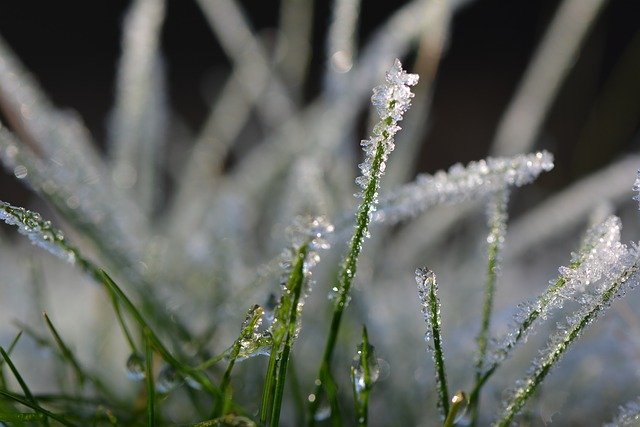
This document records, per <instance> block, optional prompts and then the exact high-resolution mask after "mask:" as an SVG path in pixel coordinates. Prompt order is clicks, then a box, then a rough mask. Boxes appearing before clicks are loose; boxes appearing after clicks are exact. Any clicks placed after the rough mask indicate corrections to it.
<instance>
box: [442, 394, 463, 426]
mask: <svg viewBox="0 0 640 427" xmlns="http://www.w3.org/2000/svg"><path fill="white" fill-rule="evenodd" d="M466 402H467V397H466V396H465V395H464V393H463V392H462V391H458V392H457V393H456V394H454V395H453V397H452V398H451V407H450V408H449V413H448V414H447V418H446V419H445V420H444V425H443V427H453V426H454V424H455V421H456V418H457V416H458V412H460V409H462V407H463V406H464V405H465V403H466Z"/></svg>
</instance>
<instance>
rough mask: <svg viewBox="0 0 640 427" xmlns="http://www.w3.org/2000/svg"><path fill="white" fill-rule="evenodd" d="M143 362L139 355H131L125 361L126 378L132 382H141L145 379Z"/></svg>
mask: <svg viewBox="0 0 640 427" xmlns="http://www.w3.org/2000/svg"><path fill="white" fill-rule="evenodd" d="M145 369H146V368H145V361H144V358H143V357H142V355H140V354H139V353H131V356H129V358H128V359H127V377H129V379H131V380H133V381H142V380H143V379H144V377H145Z"/></svg>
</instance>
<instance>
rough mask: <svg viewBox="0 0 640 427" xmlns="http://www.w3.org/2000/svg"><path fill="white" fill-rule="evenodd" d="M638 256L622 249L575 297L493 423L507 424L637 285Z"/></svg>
mask: <svg viewBox="0 0 640 427" xmlns="http://www.w3.org/2000/svg"><path fill="white" fill-rule="evenodd" d="M639 255H640V252H639V251H638V247H637V246H635V245H634V247H633V248H632V249H630V250H628V251H625V252H624V255H623V256H621V257H620V258H619V260H618V261H617V262H616V263H615V264H614V265H612V266H610V267H609V268H608V269H607V271H606V272H605V274H604V275H605V278H606V279H605V280H604V281H603V282H604V283H602V285H601V286H597V287H594V288H593V289H590V290H589V291H588V292H585V294H584V295H582V296H581V298H580V300H579V302H580V307H579V308H578V309H577V310H576V311H575V312H574V313H573V314H571V315H570V316H567V318H566V321H564V322H559V323H558V325H557V328H556V332H555V333H554V334H553V335H552V336H551V337H550V338H549V341H548V343H547V347H546V348H545V349H544V350H542V351H540V355H539V356H538V357H537V358H536V359H534V361H533V363H532V365H531V367H530V368H529V372H528V374H527V377H526V378H524V379H522V380H519V381H518V382H517V383H516V388H515V390H514V391H513V392H512V393H511V395H510V397H509V398H507V399H506V400H505V401H504V410H503V414H502V416H501V421H500V422H499V423H498V424H496V425H507V424H508V422H510V420H511V419H512V418H513V417H514V416H515V414H516V413H517V412H518V411H519V410H520V409H521V408H522V406H523V405H524V403H525V402H526V401H527V399H528V398H529V397H530V396H531V395H532V394H533V392H534V391H535V390H536V388H537V386H538V385H539V384H540V383H541V382H542V380H543V379H544V378H545V376H546V375H547V373H548V372H549V371H550V370H551V368H553V367H554V366H555V365H556V363H557V362H558V360H560V358H561V357H562V356H563V355H564V353H565V352H566V350H567V349H568V348H569V346H570V345H571V344H572V343H573V342H574V341H575V340H576V339H577V338H579V337H580V336H581V335H582V333H583V332H584V330H585V329H586V328H587V327H588V326H589V325H590V324H592V323H593V322H594V321H595V320H596V319H598V318H599V317H600V316H601V315H602V314H603V313H604V311H606V309H607V308H609V307H610V306H611V303H612V302H613V301H614V300H615V299H617V298H619V297H621V296H624V295H625V294H626V292H627V291H628V290H631V289H633V288H635V287H636V286H637V285H638V281H639V277H638V269H639V264H640V256H639Z"/></svg>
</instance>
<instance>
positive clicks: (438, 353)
mask: <svg viewBox="0 0 640 427" xmlns="http://www.w3.org/2000/svg"><path fill="white" fill-rule="evenodd" d="M436 287H437V284H436V281H435V280H433V281H432V282H431V286H430V287H429V296H428V298H429V299H428V301H429V315H430V317H431V322H430V323H431V334H432V336H433V361H434V366H435V370H436V378H437V380H438V381H437V383H438V398H439V401H440V404H439V405H438V406H440V408H442V413H443V416H446V414H448V413H449V388H448V386H447V375H446V372H445V365H444V356H443V351H442V333H441V330H440V325H441V324H442V319H441V318H440V301H439V300H438V295H437V293H436Z"/></svg>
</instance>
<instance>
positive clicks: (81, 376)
mask: <svg viewBox="0 0 640 427" xmlns="http://www.w3.org/2000/svg"><path fill="white" fill-rule="evenodd" d="M42 316H43V317H44V320H45V323H46V324H47V328H49V331H50V332H51V335H52V336H53V339H54V340H55V342H56V345H57V346H58V349H59V350H60V354H61V355H62V358H63V359H64V360H66V361H67V362H69V364H70V365H71V367H72V368H73V371H74V372H75V374H76V378H77V380H78V383H79V384H80V386H81V387H82V385H83V384H84V382H85V381H86V379H87V375H86V374H85V373H84V370H83V369H82V367H81V366H80V362H78V360H77V359H76V357H75V356H74V354H73V352H72V351H71V350H70V349H69V347H68V346H67V344H65V342H64V340H63V339H62V337H61V336H60V334H59V333H58V331H57V329H56V328H55V326H53V323H52V322H51V319H49V316H48V315H47V313H42Z"/></svg>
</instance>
